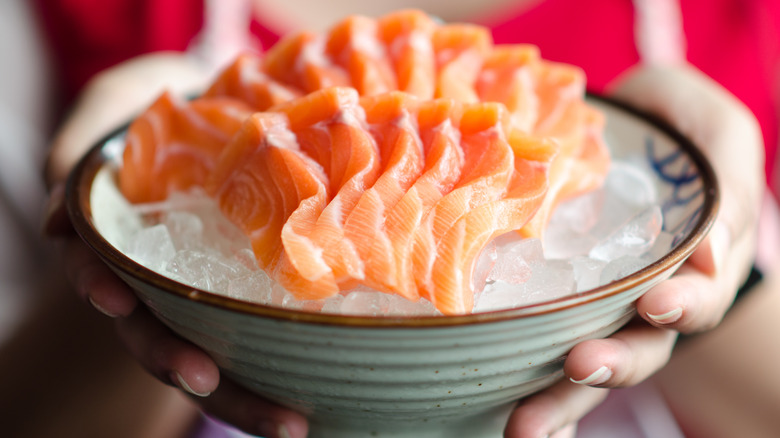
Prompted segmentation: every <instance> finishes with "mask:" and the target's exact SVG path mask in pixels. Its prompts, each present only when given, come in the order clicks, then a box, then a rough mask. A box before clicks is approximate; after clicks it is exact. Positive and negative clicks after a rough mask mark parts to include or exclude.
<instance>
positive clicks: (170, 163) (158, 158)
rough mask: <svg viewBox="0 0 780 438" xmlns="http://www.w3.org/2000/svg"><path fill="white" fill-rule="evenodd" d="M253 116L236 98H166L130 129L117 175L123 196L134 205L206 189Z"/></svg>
mask: <svg viewBox="0 0 780 438" xmlns="http://www.w3.org/2000/svg"><path fill="white" fill-rule="evenodd" d="M249 114H250V110H249V108H248V107H247V106H246V105H245V104H244V103H242V102H240V101H237V100H233V99H228V98H213V99H207V98H203V99H197V100H195V101H192V102H185V101H181V100H178V99H176V98H175V97H173V96H172V95H171V94H169V93H163V94H162V95H161V96H160V97H159V98H158V99H157V100H156V101H155V102H154V103H153V104H152V105H151V106H150V107H149V108H148V109H147V110H146V111H145V112H144V113H143V114H141V116H139V117H138V118H137V119H136V120H134V121H133V123H132V124H131V125H130V127H129V128H128V130H127V137H126V146H125V150H124V153H123V159H122V161H123V162H122V167H121V168H120V169H119V175H118V179H119V187H120V189H121V191H122V193H123V194H124V195H125V197H127V199H128V200H129V201H130V202H134V203H141V202H153V201H160V200H163V199H165V198H167V197H168V195H169V194H170V193H172V192H174V191H180V190H187V189H190V188H192V187H194V186H200V185H203V184H204V183H205V181H206V178H207V177H208V175H209V173H210V172H211V170H212V168H213V167H214V165H215V163H216V160H217V157H218V156H219V154H220V152H221V151H222V149H223V147H224V146H225V144H227V142H228V141H229V140H230V138H231V137H232V136H233V134H234V133H235V132H237V131H238V129H239V128H240V126H241V123H242V122H243V120H244V119H245V118H246V117H247V116H248V115H249Z"/></svg>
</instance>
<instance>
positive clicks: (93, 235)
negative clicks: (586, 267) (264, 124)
mask: <svg viewBox="0 0 780 438" xmlns="http://www.w3.org/2000/svg"><path fill="white" fill-rule="evenodd" d="M588 99H590V100H593V101H596V102H599V103H601V104H605V105H607V106H611V107H613V108H614V109H617V110H619V111H623V112H624V113H626V114H628V115H630V116H633V117H634V118H635V119H638V120H640V121H642V122H644V123H646V124H648V125H650V126H652V127H654V128H655V129H657V130H659V131H661V132H662V133H663V134H665V135H666V136H668V137H669V138H670V139H671V140H672V141H673V142H675V143H676V144H677V145H678V146H679V147H680V148H681V150H683V151H684V152H685V154H686V155H687V156H688V158H689V159H690V160H691V161H692V162H693V163H694V164H695V166H696V168H697V170H698V171H699V176H700V178H701V179H702V188H703V195H704V200H703V204H702V209H701V212H700V213H699V217H698V219H697V221H696V223H695V225H694V226H693V229H692V231H691V233H690V234H689V235H688V236H687V237H686V238H685V239H683V240H682V241H681V242H680V243H679V244H678V245H677V247H676V248H674V249H673V250H672V251H670V252H669V253H667V254H666V255H664V256H663V257H662V258H660V259H659V260H657V261H655V262H653V263H651V264H650V265H648V266H646V267H645V268H643V269H640V270H639V271H637V272H634V273H633V274H631V275H628V276H626V277H623V278H621V279H619V280H615V281H613V282H611V283H608V284H606V285H603V286H599V287H597V288H594V289H589V290H587V291H583V292H579V293H575V294H572V295H567V296H564V297H560V298H556V299H553V300H547V301H542V302H539V303H534V304H529V305H525V306H521V307H515V308H509V309H499V310H493V311H488V312H480V313H473V314H464V315H437V316H432V315H431V316H391V315H388V316H360V315H341V314H327V313H317V312H308V311H303V310H293V309H287V308H281V307H275V306H271V305H265V304H260V303H253V302H248V301H243V300H239V299H236V298H231V297H228V296H226V295H220V294H217V293H213V292H208V291H205V290H202V289H198V288H195V287H193V286H189V285H186V284H183V283H180V282H178V281H176V280H173V279H171V278H168V277H166V276H164V275H162V274H159V273H157V272H154V271H152V270H151V269H149V268H146V267H144V266H143V265H141V264H139V263H137V262H135V261H133V260H132V259H130V258H129V257H127V256H125V255H124V254H122V253H121V252H120V251H119V250H118V249H117V248H115V247H114V246H113V245H112V244H111V243H109V242H108V241H107V240H106V239H105V238H103V236H101V235H100V233H99V232H98V231H97V229H96V227H95V226H94V222H93V220H92V215H91V211H92V210H91V205H90V196H91V185H92V182H93V181H94V180H95V177H96V176H97V174H98V172H99V171H100V170H101V169H102V168H103V167H104V165H105V164H106V163H108V162H109V161H110V159H111V156H110V154H108V153H107V152H106V151H105V147H104V146H105V145H106V144H107V143H109V141H110V140H112V139H113V138H115V137H117V136H118V135H120V134H121V133H122V132H124V131H125V130H127V128H128V127H129V125H130V122H128V123H126V124H124V125H122V126H120V127H119V128H117V129H115V130H114V131H112V132H111V133H109V134H108V135H106V136H104V137H103V138H102V139H101V140H100V141H98V142H97V143H96V144H95V145H93V146H92V147H91V148H90V149H89V151H88V152H87V153H86V154H85V155H84V156H83V157H82V158H81V160H79V162H78V163H77V165H76V166H75V167H74V169H73V171H72V172H71V174H70V176H69V178H68V181H67V184H66V208H67V211H68V214H69V217H70V220H71V224H72V226H73V228H74V230H75V231H76V233H77V234H78V235H79V236H80V237H81V239H82V240H83V241H84V242H86V244H87V245H88V246H89V247H91V249H92V250H93V251H95V252H96V253H97V255H98V256H99V257H100V258H101V259H102V260H103V262H105V263H106V264H107V265H109V267H110V268H112V269H114V270H118V271H121V272H122V273H124V274H127V275H130V276H133V277H139V278H141V279H142V280H143V281H144V282H146V283H150V284H151V285H153V286H154V287H156V288H157V289H159V290H162V291H165V292H167V293H170V294H172V295H176V296H179V297H181V298H184V299H186V300H190V301H194V302H199V303H203V304H205V305H208V306H213V307H219V308H222V309H225V310H229V311H234V312H239V313H244V314H248V315H255V316H261V317H267V318H272V319H277V320H285V321H298V322H306V323H313V324H322V325H331V326H360V327H369V328H426V327H428V328H435V327H447V326H463V325H471V324H484V323H492V322H500V321H506V320H514V319H521V318H528V317H531V316H537V315H542V314H548V313H552V312H557V311H561V310H564V309H568V308H573V307H577V306H581V305H584V304H586V303H590V302H593V301H597V300H600V299H603V298H606V297H610V296H613V295H617V294H620V293H622V292H626V291H629V290H631V289H633V288H634V287H636V286H638V285H640V284H641V283H643V282H644V281H646V280H649V279H650V278H652V277H654V276H658V275H661V274H662V273H663V272H665V271H667V270H670V269H673V268H674V267H675V266H676V265H678V264H679V263H680V262H682V261H684V260H685V259H686V258H687V257H688V256H689V255H690V254H691V253H692V252H693V251H694V249H695V248H696V247H697V246H698V245H699V243H701V241H702V240H703V239H704V237H705V236H706V234H707V232H708V231H709V229H710V228H711V227H712V224H713V223H714V221H715V217H716V215H717V211H718V208H719V205H720V193H719V189H718V181H717V178H716V175H715V172H714V170H713V168H712V166H711V164H710V163H709V161H708V160H707V159H706V158H705V156H704V154H703V153H702V151H701V150H700V149H699V148H698V147H697V146H696V145H695V144H694V143H693V142H692V141H691V140H690V139H688V138H687V137H686V136H685V135H683V134H682V133H680V132H679V131H678V130H677V129H676V128H674V127H673V126H671V125H670V124H669V123H668V122H666V121H665V120H663V119H661V118H660V117H658V116H655V115H653V114H650V113H648V112H646V111H643V110H640V109H638V108H636V107H634V106H632V105H629V104H627V103H625V102H623V101H620V100H617V99H615V98H612V97H607V96H602V95H597V94H594V93H588ZM136 293H137V292H136Z"/></svg>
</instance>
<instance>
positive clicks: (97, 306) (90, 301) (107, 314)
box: [87, 297, 119, 318]
mask: <svg viewBox="0 0 780 438" xmlns="http://www.w3.org/2000/svg"><path fill="white" fill-rule="evenodd" d="M87 300H88V301H89V304H91V305H92V307H94V308H95V310H97V311H98V312H100V313H102V314H103V315H106V316H108V317H110V318H116V317H118V316H119V315H117V314H115V313H111V312H109V311H108V310H106V309H104V308H103V307H101V306H100V305H99V304H98V303H96V302H95V300H93V299H92V297H87Z"/></svg>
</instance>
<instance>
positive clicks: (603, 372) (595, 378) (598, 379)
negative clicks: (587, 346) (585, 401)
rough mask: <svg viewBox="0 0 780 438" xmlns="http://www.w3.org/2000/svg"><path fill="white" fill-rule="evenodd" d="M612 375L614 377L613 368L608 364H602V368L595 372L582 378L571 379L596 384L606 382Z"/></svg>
mask: <svg viewBox="0 0 780 438" xmlns="http://www.w3.org/2000/svg"><path fill="white" fill-rule="evenodd" d="M610 377H612V370H611V369H609V368H608V367H606V366H602V367H601V368H599V369H597V370H596V371H594V372H593V374H591V375H589V376H588V377H586V378H584V379H582V380H574V379H573V378H569V380H571V381H572V382H574V383H577V384H579V385H589V386H595V385H601V384H602V383H605V382H606V381H607V380H609V378H610Z"/></svg>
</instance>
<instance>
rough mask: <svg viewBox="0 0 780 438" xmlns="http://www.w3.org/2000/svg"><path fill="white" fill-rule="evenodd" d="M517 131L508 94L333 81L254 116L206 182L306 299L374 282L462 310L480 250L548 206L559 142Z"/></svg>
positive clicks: (262, 257)
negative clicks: (466, 98)
mask: <svg viewBox="0 0 780 438" xmlns="http://www.w3.org/2000/svg"><path fill="white" fill-rule="evenodd" d="M312 132H315V133H316V135H314V134H312ZM511 134H512V126H511V123H510V117H509V113H508V111H507V110H506V108H505V107H504V106H503V105H501V104H497V103H473V104H469V103H462V102H459V101H455V100H453V99H438V100H425V101H423V100H419V99H417V98H415V97H414V96H411V95H409V94H406V93H402V92H394V93H387V94H382V95H377V96H372V97H366V98H363V99H358V96H357V92H356V90H354V89H352V88H328V89H325V90H321V91H318V92H314V93H311V94H309V95H307V96H305V97H302V98H299V99H296V100H293V101H290V102H288V103H284V104H282V105H279V106H277V107H274V108H271V109H270V110H269V111H267V112H262V113H257V114H255V115H253V116H252V117H251V118H250V121H249V122H248V124H247V126H245V127H244V128H242V131H241V133H240V134H239V135H237V136H236V138H235V139H234V140H233V141H232V142H231V143H230V144H229V145H228V147H227V148H226V149H225V151H224V153H223V154H222V156H221V157H220V160H219V162H218V163H217V168H216V170H215V171H214V173H213V174H212V175H213V177H212V178H211V179H210V180H209V182H208V187H209V192H210V193H212V194H213V196H214V197H215V198H216V199H217V200H218V201H219V204H220V206H221V208H222V210H223V211H224V213H225V214H226V216H227V217H228V218H229V219H230V220H231V221H233V222H234V223H236V224H237V225H239V227H241V228H242V229H243V230H244V231H245V232H246V234H247V235H248V236H250V239H251V240H252V243H253V248H254V249H255V252H256V255H257V258H258V260H259V261H260V263H261V266H262V267H263V268H264V269H266V270H267V271H268V272H269V273H270V275H271V276H272V277H273V278H275V279H276V280H277V281H278V282H279V283H281V284H282V285H283V286H284V287H285V288H287V289H288V290H289V291H290V292H292V293H293V294H294V295H295V296H296V297H298V298H300V299H306V300H313V299H320V298H326V297H328V296H332V295H335V294H337V293H339V292H341V291H344V290H349V289H350V288H352V287H354V286H355V284H365V285H368V286H370V287H372V288H374V289H376V290H380V291H383V292H388V293H396V294H399V295H402V296H404V297H406V298H408V299H412V300H416V299H418V298H419V297H424V298H427V299H429V300H430V301H431V302H433V303H434V305H436V307H437V308H438V309H439V310H440V311H441V312H442V313H445V314H459V313H465V312H468V311H469V310H470V309H471V307H473V296H474V293H473V288H472V282H471V278H470V272H471V269H472V267H473V265H474V262H475V260H476V257H477V256H478V254H479V251H480V250H481V248H482V247H484V246H485V245H486V244H487V242H488V241H489V240H490V239H492V238H494V237H495V236H497V235H499V234H503V233H505V232H508V231H511V230H515V229H518V228H520V227H521V226H522V225H524V224H525V223H526V222H527V221H528V220H529V219H530V217H531V216H532V215H533V213H534V212H535V211H536V210H537V209H538V207H539V205H540V204H541V202H542V199H543V194H544V193H545V190H546V185H547V178H546V174H547V170H548V168H549V162H550V159H551V158H552V157H554V156H555V150H556V149H557V145H555V144H554V143H553V142H546V141H545V140H542V139H538V138H535V137H530V136H529V137H527V138H524V139H523V141H516V142H515V143H514V144H510V142H509V139H510V137H512V135H511ZM525 149H529V151H530V152H528V153H527V154H525V156H523V151H525ZM516 150H517V151H519V152H520V153H519V154H518V156H517V158H516V155H515V151H516ZM541 150H544V153H543V152H540V151H541ZM532 156H535V157H541V158H542V159H541V160H531V159H529V157H532ZM530 162H533V165H529V163H530ZM304 167H307V168H306V169H304ZM518 171H521V172H522V175H515V173H516V172H518ZM521 186H522V187H521ZM521 188H522V190H521ZM444 253H447V254H448V255H447V256H443V254H444ZM454 272H460V274H459V275H458V276H456V277H453V278H454V279H458V281H451V280H452V279H450V280H443V279H442V278H440V277H441V276H444V275H446V276H450V275H452V273H454Z"/></svg>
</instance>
